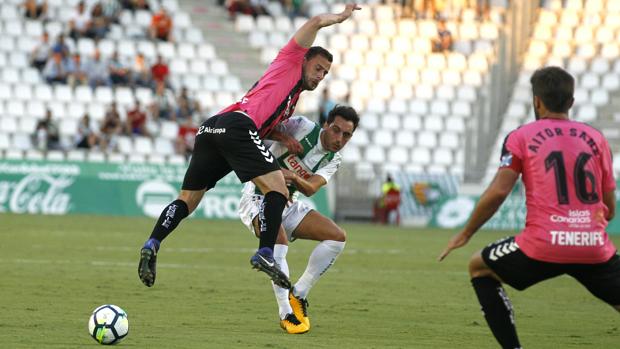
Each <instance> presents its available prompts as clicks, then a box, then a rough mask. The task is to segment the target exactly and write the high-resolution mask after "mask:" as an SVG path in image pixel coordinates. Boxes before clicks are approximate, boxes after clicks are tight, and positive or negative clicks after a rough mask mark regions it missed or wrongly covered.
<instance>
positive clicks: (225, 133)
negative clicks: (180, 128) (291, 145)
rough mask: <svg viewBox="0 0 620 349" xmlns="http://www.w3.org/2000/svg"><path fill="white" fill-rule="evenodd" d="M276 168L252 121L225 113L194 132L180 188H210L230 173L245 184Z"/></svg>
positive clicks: (271, 155)
mask: <svg viewBox="0 0 620 349" xmlns="http://www.w3.org/2000/svg"><path fill="white" fill-rule="evenodd" d="M279 169H280V167H279V166H278V162H277V160H276V159H275V157H274V156H273V154H271V152H270V151H269V149H267V147H266V146H265V145H264V144H263V141H262V140H261V139H260V138H258V130H257V129H256V125H255V124H254V122H253V121H252V120H251V119H250V118H249V117H247V116H246V115H244V114H242V113H237V112H228V113H224V114H220V115H216V116H213V117H211V118H209V119H207V121H205V122H204V123H203V124H202V125H201V126H200V128H199V129H198V133H197V134H196V141H195V143H194V152H193V154H192V159H191V160H190V162H189V167H188V168H187V172H185V178H184V179H183V186H182V189H183V190H202V189H207V190H208V189H211V188H213V187H214V186H215V183H217V181H219V180H220V179H222V178H223V177H224V176H226V175H227V174H228V173H230V171H235V174H236V175H237V177H239V180H241V182H247V181H249V180H251V179H253V178H255V177H258V176H262V175H264V174H267V173H269V172H272V171H277V170H279Z"/></svg>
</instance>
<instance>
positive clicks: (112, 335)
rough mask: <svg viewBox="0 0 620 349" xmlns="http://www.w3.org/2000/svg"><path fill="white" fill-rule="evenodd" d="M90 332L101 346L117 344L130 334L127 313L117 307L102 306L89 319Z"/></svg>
mask: <svg viewBox="0 0 620 349" xmlns="http://www.w3.org/2000/svg"><path fill="white" fill-rule="evenodd" d="M88 332H89V333H90V335H91V337H93V338H94V339H95V340H96V341H97V342H98V343H99V344H104V345H109V344H116V343H118V342H120V341H121V340H123V338H125V337H126V336H127V333H128V332H129V320H128V319H127V313H126V312H125V311H124V310H123V309H121V308H120V307H118V306H116V305H112V304H105V305H102V306H100V307H98V308H97V309H95V310H94V311H93V313H92V315H91V316H90V319H88Z"/></svg>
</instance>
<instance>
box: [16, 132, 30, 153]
mask: <svg viewBox="0 0 620 349" xmlns="http://www.w3.org/2000/svg"><path fill="white" fill-rule="evenodd" d="M11 148H13V149H15V150H29V149H32V148H33V147H32V142H31V138H30V135H29V134H27V133H13V137H12V142H11Z"/></svg>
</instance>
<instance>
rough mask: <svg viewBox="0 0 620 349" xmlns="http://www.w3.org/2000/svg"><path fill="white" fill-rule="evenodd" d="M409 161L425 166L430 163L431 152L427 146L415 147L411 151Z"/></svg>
mask: <svg viewBox="0 0 620 349" xmlns="http://www.w3.org/2000/svg"><path fill="white" fill-rule="evenodd" d="M411 162H412V163H413V164H416V165H422V166H426V165H429V164H430V163H431V152H430V150H429V149H427V148H415V149H413V151H412V152H411Z"/></svg>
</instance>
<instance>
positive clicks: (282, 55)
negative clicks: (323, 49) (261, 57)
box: [271, 37, 308, 65]
mask: <svg viewBox="0 0 620 349" xmlns="http://www.w3.org/2000/svg"><path fill="white" fill-rule="evenodd" d="M306 52H308V49H307V48H305V47H302V46H300V45H299V44H298V43H297V41H295V38H294V37H292V38H291V39H290V40H289V41H288V43H287V44H286V45H285V46H284V47H283V48H282V49H281V50H280V52H278V55H277V56H276V59H275V60H274V61H273V63H271V64H274V63H278V62H281V61H287V62H292V63H296V64H299V65H301V63H302V62H303V59H304V56H305V55H306Z"/></svg>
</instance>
